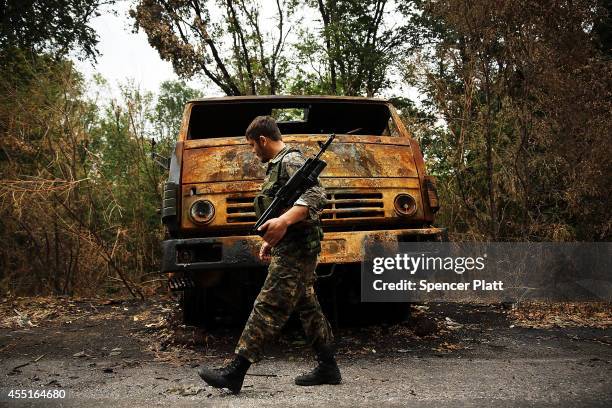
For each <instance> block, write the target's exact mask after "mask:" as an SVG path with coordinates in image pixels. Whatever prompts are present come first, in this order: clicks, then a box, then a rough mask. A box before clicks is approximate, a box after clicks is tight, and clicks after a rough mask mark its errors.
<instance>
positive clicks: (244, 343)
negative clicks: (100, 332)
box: [198, 116, 341, 394]
mask: <svg viewBox="0 0 612 408" xmlns="http://www.w3.org/2000/svg"><path fill="white" fill-rule="evenodd" d="M246 139H247V141H248V143H249V145H250V146H251V148H252V149H253V153H254V154H255V155H256V156H257V157H258V158H259V159H261V161H262V163H268V168H267V171H266V177H265V179H264V182H263V185H262V188H261V192H260V194H259V195H257V197H255V211H256V213H257V217H259V216H260V215H261V214H262V213H263V212H264V211H265V209H266V208H267V207H268V206H269V205H270V204H271V203H272V200H273V199H274V196H275V194H276V192H277V191H278V189H279V188H280V187H282V186H283V185H285V183H286V182H287V181H288V180H289V178H291V176H292V175H293V174H294V173H295V172H296V171H297V170H298V169H299V168H300V167H301V166H302V165H303V164H304V163H305V161H306V160H305V159H304V157H303V156H302V154H301V153H300V152H299V151H298V150H296V149H291V148H289V147H288V146H286V145H285V143H284V142H283V140H282V136H281V133H280V130H279V128H278V126H277V124H276V121H275V120H274V119H273V118H272V117H270V116H258V117H256V118H255V119H254V120H253V121H252V122H251V124H250V125H249V127H248V129H247V131H246ZM325 202H326V198H325V190H324V189H323V187H322V186H321V184H320V183H319V184H318V185H316V186H314V187H311V188H309V189H308V190H306V191H305V192H304V194H302V195H301V196H300V198H299V199H298V200H297V201H296V202H295V204H294V205H293V207H292V208H290V209H288V210H287V211H286V212H285V213H283V214H282V215H281V216H279V217H278V218H273V219H271V220H269V221H267V222H266V223H265V224H263V225H262V226H261V227H260V228H259V230H260V231H262V232H263V233H264V235H263V240H264V242H263V244H262V246H261V249H260V251H259V257H260V259H262V260H266V261H268V260H269V261H270V266H269V267H268V276H267V277H266V280H265V282H264V284H263V287H262V288H261V291H260V292H259V295H258V296H257V299H256V300H255V303H254V304H253V310H252V311H251V315H250V316H249V319H248V321H247V323H246V325H245V327H244V330H243V332H242V335H241V336H240V340H238V345H237V346H236V350H235V357H234V360H233V361H232V362H231V363H230V364H228V365H227V366H226V367H223V368H220V369H209V368H201V369H200V370H199V371H198V374H199V375H200V377H201V378H202V379H203V380H204V381H206V382H207V383H208V384H210V385H212V386H213V387H217V388H228V389H229V390H230V391H231V392H233V393H235V394H237V393H239V392H240V389H241V388H242V383H243V381H244V376H245V375H246V372H247V371H248V369H249V367H250V366H251V364H252V363H255V362H257V361H259V360H260V359H261V354H262V351H263V347H264V345H265V344H267V343H269V342H270V341H271V340H273V339H274V338H276V337H277V336H278V334H279V333H280V331H281V329H282V328H283V326H284V325H285V323H286V322H287V320H288V319H289V316H290V315H291V313H292V312H294V311H295V312H297V313H298V315H299V318H300V320H301V322H302V327H303V328H304V332H305V334H306V337H307V340H308V343H309V344H311V345H312V347H313V348H314V350H315V353H316V356H317V360H318V363H319V364H318V366H317V367H316V368H315V369H314V370H312V371H311V372H310V373H307V374H304V375H301V376H298V377H297V378H296V379H295V383H296V384H297V385H319V384H339V383H340V381H341V376H340V370H339V369H338V365H337V364H336V360H335V357H334V348H333V341H334V336H333V334H332V330H331V326H330V324H329V322H328V321H327V319H326V318H325V315H324V314H323V312H322V311H321V306H320V305H319V301H318V300H317V296H316V294H315V291H314V287H313V285H314V281H315V268H316V266H317V260H318V255H319V253H320V252H321V238H322V237H323V231H322V229H321V222H320V220H319V214H320V213H321V211H322V210H323V207H324V206H325Z"/></svg>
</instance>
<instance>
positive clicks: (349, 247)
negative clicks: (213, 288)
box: [161, 227, 446, 272]
mask: <svg viewBox="0 0 612 408" xmlns="http://www.w3.org/2000/svg"><path fill="white" fill-rule="evenodd" d="M366 239H367V240H373V241H381V242H411V241H418V240H422V241H435V240H445V239H446V230H445V229H442V228H433V227H432V228H409V229H398V230H382V231H380V230H379V231H350V232H347V231H343V232H326V233H325V237H324V238H323V241H321V255H320V257H319V264H343V263H356V262H361V261H362V260H363V245H364V241H365V240H366ZM261 243H262V239H261V238H260V237H259V236H256V235H248V236H230V237H212V238H188V239H170V240H166V241H163V242H162V264H161V271H162V272H180V271H198V270H201V271H206V270H225V269H232V268H249V267H262V266H265V264H264V263H262V262H261V261H260V260H259V248H260V247H261Z"/></svg>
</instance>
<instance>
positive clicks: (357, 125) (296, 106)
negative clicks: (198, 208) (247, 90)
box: [188, 100, 390, 139]
mask: <svg viewBox="0 0 612 408" xmlns="http://www.w3.org/2000/svg"><path fill="white" fill-rule="evenodd" d="M260 115H272V116H273V117H275V119H277V121H278V127H279V128H280V131H281V133H282V134H283V135H291V134H329V133H337V134H343V133H348V132H350V131H354V130H355V129H358V130H357V131H355V132H352V133H354V134H361V135H379V136H380V135H389V134H390V132H389V128H388V126H389V119H390V112H389V108H388V107H387V105H386V104H385V103H380V102H377V103H363V102H359V103H356V102H350V101H337V100H322V101H308V102H280V101H277V102H274V101H265V102H253V101H250V102H245V101H233V102H230V103H228V102H206V103H197V102H195V105H194V106H193V108H192V110H191V115H190V118H189V132H188V138H189V139H208V138H216V137H231V136H244V132H245V130H246V128H247V127H248V126H249V124H250V123H251V121H252V120H253V119H254V118H255V117H256V116H260Z"/></svg>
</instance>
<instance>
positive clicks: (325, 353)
mask: <svg viewBox="0 0 612 408" xmlns="http://www.w3.org/2000/svg"><path fill="white" fill-rule="evenodd" d="M315 352H316V354H317V361H318V362H319V365H318V366H316V367H315V368H314V370H312V371H311V372H309V373H307V374H303V375H300V376H298V377H296V378H295V384H296V385H321V384H340V381H342V376H341V375H340V369H339V368H338V364H336V359H335V358H334V350H333V348H332V347H331V346H322V347H317V348H315Z"/></svg>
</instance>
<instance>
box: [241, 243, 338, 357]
mask: <svg viewBox="0 0 612 408" xmlns="http://www.w3.org/2000/svg"><path fill="white" fill-rule="evenodd" d="M317 258H318V255H317V254H316V253H308V252H307V251H304V250H300V249H297V250H296V248H295V247H293V248H284V247H283V246H280V247H275V248H273V250H272V257H271V261H270V266H269V268H268V276H267V277H266V280H265V282H264V284H263V287H262V288H261V291H260V292H259V295H258V296H257V299H256V300H255V303H254V304H253V310H252V311H251V315H250V316H249V320H248V321H247V323H246V325H245V327H244V330H243V331H242V335H241V336H240V340H238V345H237V346H236V350H235V353H236V354H240V355H241V356H243V357H245V358H247V359H248V360H249V361H251V362H252V363H254V362H257V361H259V360H260V359H261V354H262V351H263V348H264V346H265V345H266V344H267V343H269V342H270V341H271V340H273V339H275V338H276V337H277V336H278V334H279V333H280V331H281V329H282V328H283V326H284V325H285V323H286V322H287V320H288V319H289V317H290V316H291V313H293V312H296V313H297V314H298V316H299V318H300V320H301V322H302V327H303V328H304V333H305V334H306V338H307V341H308V343H309V344H310V345H312V346H315V347H316V346H323V345H331V343H332V342H333V340H334V336H333V334H332V330H331V326H330V324H329V322H328V321H327V319H326V318H325V315H324V314H323V312H322V311H321V306H320V305H319V301H318V300H317V295H316V294H315V291H314V287H313V285H314V281H315V268H316V266H317Z"/></svg>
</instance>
